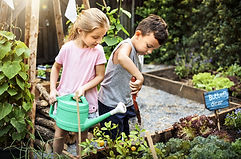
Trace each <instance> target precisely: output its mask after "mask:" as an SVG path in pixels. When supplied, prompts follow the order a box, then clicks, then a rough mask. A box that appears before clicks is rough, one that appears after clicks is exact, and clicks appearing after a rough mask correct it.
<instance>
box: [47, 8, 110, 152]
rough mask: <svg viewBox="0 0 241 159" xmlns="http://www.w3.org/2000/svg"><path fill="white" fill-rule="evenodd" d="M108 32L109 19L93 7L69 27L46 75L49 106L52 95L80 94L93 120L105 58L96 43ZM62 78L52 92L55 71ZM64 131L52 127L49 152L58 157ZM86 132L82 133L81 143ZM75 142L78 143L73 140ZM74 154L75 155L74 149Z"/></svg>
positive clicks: (54, 85)
mask: <svg viewBox="0 0 241 159" xmlns="http://www.w3.org/2000/svg"><path fill="white" fill-rule="evenodd" d="M108 29H109V20H108V18H107V17H106V15H105V14H104V13H103V12H102V11H100V10H99V9H97V8H90V9H87V10H83V11H82V12H81V14H80V15H79V16H78V18H77V20H76V22H75V23H74V24H73V26H72V28H71V30H70V34H69V37H68V41H67V42H66V43H65V44H64V45H63V46H62V48H61V50H60V52H59V54H58V56H57V57H56V58H55V63H54V65H53V67H52V70H51V74H50V103H53V102H54V101H56V96H57V95H58V96H63V95H66V94H70V93H75V94H78V96H82V95H84V96H85V97H86V99H87V101H88V103H89V118H95V117H96V113H97V108H98V102H97V87H96V86H97V85H98V84H99V83H100V82H101V81H102V80H103V78H104V72H105V63H106V58H105V55H104V50H103V47H102V46H101V45H99V43H100V42H101V41H102V38H103V36H104V35H105V34H106V32H107V30H108ZM61 67H63V70H62V76H61V79H60V82H59V85H58V87H57V89H56V83H57V80H58V78H59V71H60V69H61ZM66 134H67V131H65V130H63V129H61V128H59V127H58V126H57V125H56V128H55V134H54V142H53V151H54V154H61V153H62V150H63V147H64V139H65V136H66ZM87 134H88V131H85V132H82V133H81V137H82V141H85V139H86V138H87ZM77 143H78V141H77ZM76 147H77V154H78V152H79V151H78V147H79V146H76Z"/></svg>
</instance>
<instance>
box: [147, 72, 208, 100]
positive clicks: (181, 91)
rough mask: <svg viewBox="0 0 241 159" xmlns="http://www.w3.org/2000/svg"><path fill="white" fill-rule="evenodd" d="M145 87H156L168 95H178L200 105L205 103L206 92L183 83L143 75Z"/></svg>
mask: <svg viewBox="0 0 241 159" xmlns="http://www.w3.org/2000/svg"><path fill="white" fill-rule="evenodd" d="M143 76H144V79H145V80H144V85H147V86H150V87H154V88H156V89H161V90H163V91H166V92H168V93H171V94H174V95H178V96H180V97H183V98H187V99H190V100H194V101H197V102H199V103H202V104H203V103H204V100H203V93H204V92H205V91H204V90H200V89H197V88H193V87H191V86H188V85H185V84H184V83H182V82H178V81H173V80H169V79H166V78H163V77H158V76H155V75H151V74H148V73H143Z"/></svg>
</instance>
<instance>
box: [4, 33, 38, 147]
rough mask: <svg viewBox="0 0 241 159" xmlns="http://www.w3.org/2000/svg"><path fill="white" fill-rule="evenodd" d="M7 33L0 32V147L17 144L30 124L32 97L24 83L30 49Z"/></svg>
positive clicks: (25, 81)
mask: <svg viewBox="0 0 241 159" xmlns="http://www.w3.org/2000/svg"><path fill="white" fill-rule="evenodd" d="M15 38H16V37H15V35H14V34H13V33H11V32H7V31H0V101H1V102H0V146H1V147H2V146H3V147H5V146H7V145H9V144H10V143H11V142H13V141H21V140H22V139H24V138H25V137H26V135H27V134H28V132H29V131H28V128H27V127H28V126H29V125H31V126H32V123H31V120H30V118H29V112H30V111H31V108H32V102H33V98H34V96H33V95H32V94H31V93H30V90H29V88H30V84H29V83H28V77H29V76H28V65H26V64H24V62H23V59H24V58H28V57H29V55H30V50H29V49H28V48H27V46H26V45H25V44H24V43H23V42H21V41H18V40H16V39H15Z"/></svg>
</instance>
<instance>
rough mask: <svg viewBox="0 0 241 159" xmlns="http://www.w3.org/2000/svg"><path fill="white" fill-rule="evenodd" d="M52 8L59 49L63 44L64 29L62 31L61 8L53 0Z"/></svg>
mask: <svg viewBox="0 0 241 159" xmlns="http://www.w3.org/2000/svg"><path fill="white" fill-rule="evenodd" d="M53 8H54V17H55V25H56V32H57V38H58V44H59V49H60V48H61V47H62V45H63V44H64V29H63V22H62V14H61V7H60V1H59V0H53Z"/></svg>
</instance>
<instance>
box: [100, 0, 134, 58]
mask: <svg viewBox="0 0 241 159" xmlns="http://www.w3.org/2000/svg"><path fill="white" fill-rule="evenodd" d="M103 2H104V5H101V4H98V3H97V4H98V5H99V6H101V8H102V11H104V12H105V13H106V15H107V17H108V18H109V21H110V29H109V30H108V31H107V35H106V36H105V37H104V38H103V41H104V42H105V44H106V46H104V51H105V54H106V58H107V59H109V56H110V54H111V52H112V51H113V50H114V48H115V47H116V45H117V44H118V43H120V42H121V41H122V40H123V38H122V37H121V36H120V35H119V32H120V31H122V32H124V33H125V34H126V35H127V36H129V33H128V32H127V30H126V29H125V28H124V26H123V25H122V24H121V22H120V17H121V16H122V14H125V15H126V16H127V17H129V18H131V13H130V12H128V11H127V10H124V9H123V8H122V7H121V2H122V1H121V0H120V1H119V0H117V2H118V3H119V6H118V8H115V9H111V7H110V6H107V5H106V3H105V1H103Z"/></svg>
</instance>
